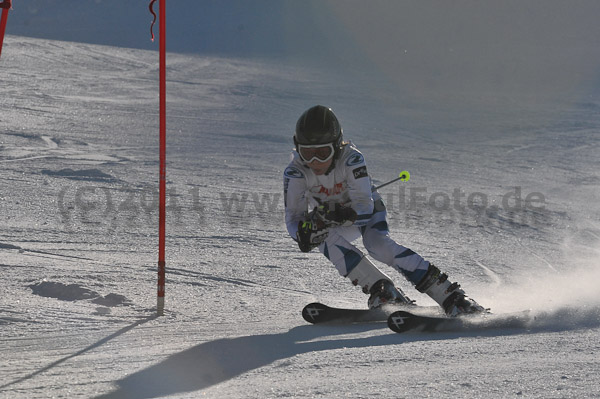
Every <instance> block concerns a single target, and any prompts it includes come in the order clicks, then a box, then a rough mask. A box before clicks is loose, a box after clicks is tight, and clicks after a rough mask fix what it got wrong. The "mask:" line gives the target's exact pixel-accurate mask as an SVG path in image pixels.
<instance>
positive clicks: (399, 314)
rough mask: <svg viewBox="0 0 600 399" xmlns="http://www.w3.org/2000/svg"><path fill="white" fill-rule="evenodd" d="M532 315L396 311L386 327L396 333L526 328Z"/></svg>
mask: <svg viewBox="0 0 600 399" xmlns="http://www.w3.org/2000/svg"><path fill="white" fill-rule="evenodd" d="M532 319H533V316H532V315H531V313H530V312H529V311H523V312H517V313H510V314H498V315H496V314H493V313H484V314H473V315H464V316H459V317H447V316H426V315H417V314H414V313H411V312H407V311H404V310H399V311H396V312H394V313H392V314H390V315H389V317H388V319H387V324H388V327H389V328H390V329H391V330H392V331H395V332H397V333H403V332H407V331H411V332H431V333H433V332H452V331H474V330H489V329H495V328H527V327H528V325H529V323H530V322H531V320H532Z"/></svg>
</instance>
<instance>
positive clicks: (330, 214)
mask: <svg viewBox="0 0 600 399" xmlns="http://www.w3.org/2000/svg"><path fill="white" fill-rule="evenodd" d="M311 214H314V215H315V217H316V218H318V219H319V220H321V221H322V222H323V223H324V224H325V226H327V227H334V226H352V224H354V221H355V220H356V211H355V210H354V209H352V208H350V207H349V206H344V205H342V204H339V203H333V202H328V203H325V204H324V205H321V206H317V207H315V209H314V210H313V211H312V212H311Z"/></svg>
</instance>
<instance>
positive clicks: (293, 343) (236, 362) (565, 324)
mask: <svg viewBox="0 0 600 399" xmlns="http://www.w3.org/2000/svg"><path fill="white" fill-rule="evenodd" d="M384 326H385V324H384V323H371V324H354V325H345V326H339V325H338V326H334V325H314V326H313V325H303V326H298V327H294V328H292V329H291V330H289V331H288V332H285V333H279V334H264V335H251V336H243V337H237V338H223V339H217V340H214V341H210V342H205V343H202V344H200V345H197V346H194V347H192V348H189V349H187V350H184V351H182V352H179V353H176V354H174V355H171V356H169V357H168V358H166V359H165V360H163V361H162V362H160V363H158V364H155V365H153V366H150V367H148V368H146V369H144V370H141V371H139V372H136V373H134V374H132V375H129V376H127V377H125V378H124V379H122V380H121V381H119V382H118V383H117V384H118V385H119V388H118V389H117V390H116V391H114V392H112V393H109V394H106V395H102V396H98V397H97V398H96V399H118V398H128V399H143V398H155V397H160V396H165V395H173V394H176V393H182V392H194V391H198V390H202V389H207V388H209V387H211V386H213V385H215V384H218V383H221V382H224V381H227V380H230V379H232V378H234V377H237V376H239V375H241V374H243V373H245V372H248V371H251V370H255V369H258V368H260V367H263V366H266V365H269V364H271V363H273V362H275V361H277V360H281V359H286V358H290V357H293V356H295V355H301V354H304V353H310V352H318V351H326V350H335V349H342V348H364V347H376V346H385V345H398V344H403V343H407V342H415V341H423V340H443V339H453V338H457V337H465V336H479V337H481V336H499V335H512V334H523V333H535V332H553V331H565V330H572V329H581V328H594V327H598V326H600V307H591V308H588V309H584V310H581V309H565V308H562V309H557V310H555V311H551V312H543V313H540V314H539V315H537V316H536V317H534V318H532V319H531V320H529V322H528V323H527V325H522V326H520V327H519V328H513V326H512V325H509V328H505V329H489V330H485V329H484V330H479V331H478V330H473V331H463V332H444V333H433V334H423V333H421V334H419V333H412V334H411V333H405V334H402V335H399V334H395V333H390V334H387V335H378V336H369V337H353V338H335V336H336V335H342V334H356V333H364V332H368V331H370V330H373V329H380V328H384ZM327 337H333V338H330V339H327ZM317 338H324V339H321V340H315V339H317Z"/></svg>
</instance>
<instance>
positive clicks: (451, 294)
mask: <svg viewBox="0 0 600 399" xmlns="http://www.w3.org/2000/svg"><path fill="white" fill-rule="evenodd" d="M294 144H295V147H296V148H295V150H294V151H293V152H292V156H293V159H292V161H291V162H290V164H289V165H288V166H287V168H286V169H285V171H284V199H285V222H286V225H287V229H288V232H289V234H290V236H291V237H292V238H293V239H294V240H296V242H297V243H298V246H299V247H300V250H301V251H303V252H309V251H311V250H312V249H313V248H316V247H318V248H319V251H321V253H322V254H323V255H325V257H327V259H329V260H330V261H331V262H332V263H333V264H334V265H335V267H336V269H337V270H338V272H339V273H340V274H341V275H342V276H344V277H348V278H349V279H350V281H351V282H352V283H353V284H354V285H358V286H360V287H361V288H362V290H363V292H364V293H365V294H369V295H370V297H369V300H368V305H369V308H376V307H379V306H381V305H382V304H384V303H405V304H412V301H411V300H409V299H408V297H407V296H406V295H405V294H404V293H403V292H402V291H401V290H400V289H398V288H397V287H395V286H394V283H393V282H392V280H391V279H390V278H389V277H388V276H387V275H386V274H385V273H383V272H382V271H381V270H379V269H378V268H377V267H376V266H375V265H374V264H373V263H372V262H371V261H370V260H369V258H367V256H365V255H364V254H363V253H362V252H361V251H360V250H359V249H358V248H356V247H355V246H354V245H352V243H351V242H352V241H354V240H356V239H357V238H359V237H361V236H362V240H363V244H364V246H365V248H366V249H367V251H368V253H369V255H370V256H371V257H373V258H374V259H376V260H378V261H380V262H383V263H386V264H388V265H390V266H392V267H393V268H395V269H396V270H397V271H399V272H400V273H401V274H403V275H404V277H406V279H407V280H409V281H410V282H411V283H413V284H414V285H415V288H416V289H417V290H418V291H420V292H423V293H426V294H427V295H429V296H430V297H431V298H433V300H435V301H436V302H437V303H438V304H439V305H440V306H441V307H442V308H443V309H444V311H445V312H446V314H447V315H449V316H456V315H459V314H465V313H477V312H483V311H485V309H484V308H483V307H481V306H480V305H479V304H477V302H475V301H474V300H472V299H470V298H467V297H466V296H465V292H464V291H463V290H462V289H461V288H460V286H459V285H458V284H456V283H451V282H450V280H448V276H447V275H446V274H445V273H441V272H440V270H439V269H438V268H437V267H435V266H434V265H433V264H432V263H430V262H428V261H426V260H425V259H423V258H422V257H421V256H420V255H418V254H417V253H415V252H413V251H411V250H410V249H408V248H405V247H403V246H401V245H399V244H397V243H396V242H395V241H394V240H393V239H392V238H391V237H390V236H389V231H388V225H387V221H386V209H385V206H384V204H383V202H382V200H381V196H380V195H379V193H378V192H377V191H376V190H374V189H373V187H372V184H371V178H370V177H369V174H368V173H367V167H366V164H365V160H364V158H363V155H362V154H361V153H360V151H358V149H357V148H356V147H355V146H354V145H353V144H352V143H351V142H345V141H343V138H342V128H341V126H340V124H339V121H338V119H337V117H336V116H335V114H334V113H333V111H332V110H331V109H330V108H327V107H324V106H322V105H317V106H314V107H312V108H310V109H308V110H307V111H306V112H304V113H303V114H302V116H300V119H298V122H297V124H296V133H295V135H294ZM309 210H310V212H309Z"/></svg>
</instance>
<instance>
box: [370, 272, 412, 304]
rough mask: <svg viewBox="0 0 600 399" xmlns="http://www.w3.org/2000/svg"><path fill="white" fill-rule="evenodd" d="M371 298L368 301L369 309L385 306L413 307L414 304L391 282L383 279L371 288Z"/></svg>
mask: <svg viewBox="0 0 600 399" xmlns="http://www.w3.org/2000/svg"><path fill="white" fill-rule="evenodd" d="M369 293H370V294H371V296H370V297H369V300H368V301H367V303H368V305H369V309H375V308H378V307H380V306H381V305H385V304H405V305H412V304H413V302H412V301H411V300H410V299H408V297H407V296H406V295H405V294H404V293H403V292H402V291H401V290H400V289H398V288H396V287H395V286H394V283H392V282H391V281H390V280H387V279H381V280H379V281H377V282H376V283H375V284H373V286H372V287H371V290H370V291H369Z"/></svg>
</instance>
